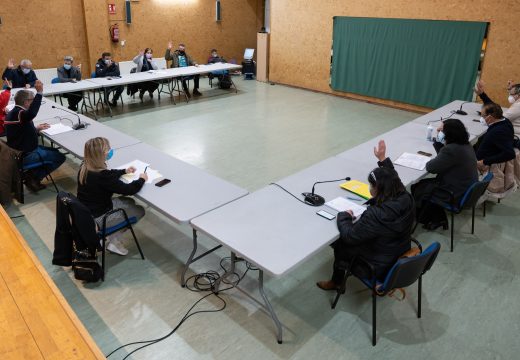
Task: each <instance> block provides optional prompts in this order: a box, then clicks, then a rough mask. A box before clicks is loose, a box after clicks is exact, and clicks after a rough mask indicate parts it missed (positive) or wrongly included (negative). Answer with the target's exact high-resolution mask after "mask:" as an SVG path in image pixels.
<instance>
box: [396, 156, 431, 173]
mask: <svg viewBox="0 0 520 360" xmlns="http://www.w3.org/2000/svg"><path fill="white" fill-rule="evenodd" d="M430 160H431V158H429V157H428V156H424V155H419V154H411V153H407V152H405V153H403V154H402V155H401V156H399V158H398V159H397V160H396V161H394V164H396V165H401V166H404V167H407V168H411V169H415V170H424V168H425V167H426V163H427V162H428V161H430Z"/></svg>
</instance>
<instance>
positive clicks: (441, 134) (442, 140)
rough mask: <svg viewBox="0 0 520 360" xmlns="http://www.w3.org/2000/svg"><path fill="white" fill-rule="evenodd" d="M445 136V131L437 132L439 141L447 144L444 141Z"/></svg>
mask: <svg viewBox="0 0 520 360" xmlns="http://www.w3.org/2000/svg"><path fill="white" fill-rule="evenodd" d="M445 137H446V135H444V132H443V131H442V130H441V131H439V133H438V134H437V141H438V142H440V143H443V144H446V142H445V141H444V138H445Z"/></svg>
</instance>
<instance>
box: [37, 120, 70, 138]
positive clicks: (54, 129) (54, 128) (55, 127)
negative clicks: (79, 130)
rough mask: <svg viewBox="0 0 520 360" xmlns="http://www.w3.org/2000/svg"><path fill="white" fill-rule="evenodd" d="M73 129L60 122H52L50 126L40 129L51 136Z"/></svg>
mask: <svg viewBox="0 0 520 360" xmlns="http://www.w3.org/2000/svg"><path fill="white" fill-rule="evenodd" d="M72 130H73V129H72V128H71V127H70V126H67V125H63V124H62V123H57V124H52V125H51V127H50V128H48V129H45V130H42V132H43V133H45V134H47V135H49V136H53V135H58V134H61V133H66V132H69V131H72Z"/></svg>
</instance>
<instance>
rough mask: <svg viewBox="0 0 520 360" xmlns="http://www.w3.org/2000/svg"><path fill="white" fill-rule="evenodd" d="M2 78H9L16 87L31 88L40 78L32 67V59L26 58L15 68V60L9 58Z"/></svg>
mask: <svg viewBox="0 0 520 360" xmlns="http://www.w3.org/2000/svg"><path fill="white" fill-rule="evenodd" d="M2 79H7V80H9V81H11V82H12V85H13V89H14V88H31V87H34V84H35V82H36V80H38V78H37V77H36V73H35V72H34V70H33V69H32V62H31V60H27V59H24V60H22V61H20V65H19V66H18V67H17V68H15V66H14V60H13V59H9V61H8V62H7V67H6V69H5V70H4V73H3V74H2Z"/></svg>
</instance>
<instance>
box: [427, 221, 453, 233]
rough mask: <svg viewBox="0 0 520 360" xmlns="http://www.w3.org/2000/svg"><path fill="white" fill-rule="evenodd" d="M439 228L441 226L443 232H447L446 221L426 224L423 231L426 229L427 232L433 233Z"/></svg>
mask: <svg viewBox="0 0 520 360" xmlns="http://www.w3.org/2000/svg"><path fill="white" fill-rule="evenodd" d="M441 226H442V229H443V230H448V228H449V226H448V221H447V220H443V221H439V222H434V221H432V222H429V223H428V224H425V225H423V229H426V230H428V231H435V230H437V229H438V228H440V227H441Z"/></svg>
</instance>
